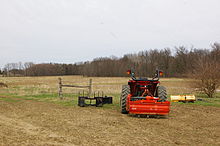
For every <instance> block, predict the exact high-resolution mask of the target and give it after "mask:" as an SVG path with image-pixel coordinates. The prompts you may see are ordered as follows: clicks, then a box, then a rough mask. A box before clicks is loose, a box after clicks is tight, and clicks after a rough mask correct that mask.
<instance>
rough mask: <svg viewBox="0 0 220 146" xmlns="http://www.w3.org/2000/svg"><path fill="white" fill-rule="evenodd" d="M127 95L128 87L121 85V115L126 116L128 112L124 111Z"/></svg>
mask: <svg viewBox="0 0 220 146" xmlns="http://www.w3.org/2000/svg"><path fill="white" fill-rule="evenodd" d="M129 93H130V87H129V86H128V85H123V86H122V91H121V99H120V106H121V113H122V114H128V111H127V110H126V103H127V96H128V94H129Z"/></svg>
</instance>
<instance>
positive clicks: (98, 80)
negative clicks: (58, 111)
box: [0, 76, 220, 108]
mask: <svg viewBox="0 0 220 146" xmlns="http://www.w3.org/2000/svg"><path fill="white" fill-rule="evenodd" d="M58 78H59V77H58V76H49V77H0V82H2V83H5V84H7V85H8V88H4V87H0V95H1V96H3V97H4V96H5V97H17V98H23V99H26V100H39V101H47V102H54V103H59V104H64V105H76V104H77V97H78V93H79V92H82V91H83V90H84V91H85V92H88V90H87V89H79V88H66V87H64V88H63V96H64V100H60V99H59V98H58ZM61 78H62V80H63V83H64V84H70V85H88V82H89V79H90V78H88V77H82V76H62V77H61ZM91 79H92V81H93V86H92V91H93V94H94V92H96V94H97V92H100V93H101V92H102V91H103V92H104V94H105V95H108V96H112V97H113V100H114V104H113V105H107V106H106V107H113V108H115V106H117V107H118V103H119V97H120V92H121V86H122V85H124V84H127V81H128V80H129V78H126V77H125V78H122V77H112V78H109V77H91ZM160 81H161V85H163V86H165V87H166V88H167V92H168V95H172V94H177V95H181V94H195V95H196V97H197V98H203V101H197V102H196V103H195V104H199V105H208V106H220V98H219V97H220V93H217V94H216V95H215V96H216V97H217V98H214V99H209V98H206V97H207V96H206V95H204V94H201V93H197V92H196V91H195V89H194V88H192V86H191V84H193V80H192V79H184V78H162V79H161V80H160ZM0 100H11V101H13V99H9V98H1V97H0Z"/></svg>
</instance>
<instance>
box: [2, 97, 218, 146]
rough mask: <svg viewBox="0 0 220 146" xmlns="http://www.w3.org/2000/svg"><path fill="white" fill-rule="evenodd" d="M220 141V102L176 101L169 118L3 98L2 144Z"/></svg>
mask: <svg viewBox="0 0 220 146" xmlns="http://www.w3.org/2000/svg"><path fill="white" fill-rule="evenodd" d="M158 144H160V145H220V108H217V107H208V106H198V105H182V104H181V105H180V104H175V105H172V111H171V114H170V116H169V118H168V119H154V118H138V117H132V116H128V115H122V114H120V112H119V111H117V110H111V109H103V108H95V107H86V108H80V107H65V106H61V105H57V104H52V103H46V102H38V101H33V100H18V101H17V102H9V101H1V100H0V145H10V146H13V145H57V146H69V145H158Z"/></svg>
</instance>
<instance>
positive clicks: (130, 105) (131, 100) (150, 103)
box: [120, 70, 170, 115]
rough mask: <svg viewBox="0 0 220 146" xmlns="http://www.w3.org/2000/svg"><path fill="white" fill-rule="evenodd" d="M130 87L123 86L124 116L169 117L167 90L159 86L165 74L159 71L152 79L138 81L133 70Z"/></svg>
mask: <svg viewBox="0 0 220 146" xmlns="http://www.w3.org/2000/svg"><path fill="white" fill-rule="evenodd" d="M127 73H128V74H130V75H131V78H132V79H131V80H129V81H128V85H123V86H122V93H121V98H120V106H121V113H122V114H145V115H168V114H169V112H170V102H169V101H167V93H166V88H165V87H164V86H159V83H160V81H159V78H160V76H161V75H162V74H163V72H162V71H159V70H157V71H156V74H155V77H154V78H152V79H148V78H139V79H137V78H136V77H135V75H134V73H133V72H132V71H131V70H128V71H127Z"/></svg>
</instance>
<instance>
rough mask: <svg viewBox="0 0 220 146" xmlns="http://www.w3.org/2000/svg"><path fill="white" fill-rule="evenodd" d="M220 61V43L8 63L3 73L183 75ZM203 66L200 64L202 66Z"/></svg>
mask: <svg viewBox="0 0 220 146" xmlns="http://www.w3.org/2000/svg"><path fill="white" fill-rule="evenodd" d="M210 61H212V62H216V63H218V64H219V63H220V44H218V43H215V44H213V45H212V46H211V49H196V48H191V49H187V48H185V47H184V46H180V47H176V48H174V49H173V50H172V51H171V49H170V48H165V49H162V50H158V49H151V50H145V51H141V52H138V53H136V54H126V55H124V56H123V57H121V58H118V57H101V58H95V59H94V60H93V61H86V62H78V63H74V64H58V63H42V64H34V63H32V62H26V63H21V62H19V63H8V64H6V65H5V67H4V68H3V70H2V71H0V73H2V74H3V76H56V75H83V76H97V77H101V76H102V77H112V76H114V77H117V76H127V75H126V74H125V72H126V70H128V69H133V70H134V71H135V72H136V74H137V75H138V76H152V75H153V74H154V72H155V70H156V69H160V70H163V71H164V73H165V76H166V77H184V76H187V75H189V74H193V73H194V72H195V71H198V68H199V66H200V64H201V62H210ZM200 68H201V67H200Z"/></svg>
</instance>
